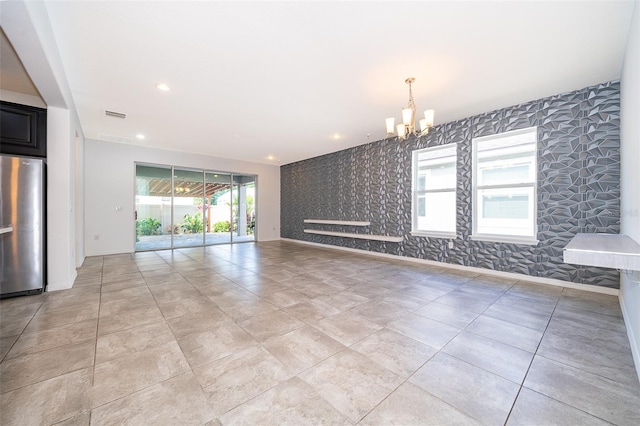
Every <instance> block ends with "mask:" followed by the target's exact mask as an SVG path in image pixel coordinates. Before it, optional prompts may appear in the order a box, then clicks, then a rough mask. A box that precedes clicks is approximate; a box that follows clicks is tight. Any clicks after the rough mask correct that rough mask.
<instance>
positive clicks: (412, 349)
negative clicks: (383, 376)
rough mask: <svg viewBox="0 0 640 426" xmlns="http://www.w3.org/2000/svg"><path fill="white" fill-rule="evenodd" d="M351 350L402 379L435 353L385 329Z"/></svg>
mask: <svg viewBox="0 0 640 426" xmlns="http://www.w3.org/2000/svg"><path fill="white" fill-rule="evenodd" d="M351 348H352V349H353V350H354V351H356V352H360V353H361V354H362V355H365V356H366V357H367V358H369V359H370V360H372V361H373V362H375V363H377V364H378V365H380V366H382V367H384V368H386V369H387V370H389V371H391V372H393V373H395V374H397V375H398V376H400V377H404V378H406V377H409V376H410V375H411V374H413V373H414V372H415V371H416V370H417V369H418V368H420V367H421V366H422V364H424V363H425V362H427V361H428V360H429V359H430V358H431V357H432V356H433V355H435V354H436V352H437V350H436V349H434V348H432V347H431V346H427V345H424V344H422V343H420V342H418V341H417V340H413V339H411V338H409V337H406V336H403V335H402V334H399V333H396V332H395V331H391V330H388V329H386V328H385V329H382V330H380V331H378V332H376V333H374V334H372V335H371V336H369V337H367V338H365V339H363V340H361V341H359V342H358V343H356V344H354V345H353V346H351Z"/></svg>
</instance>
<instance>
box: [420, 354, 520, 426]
mask: <svg viewBox="0 0 640 426" xmlns="http://www.w3.org/2000/svg"><path fill="white" fill-rule="evenodd" d="M409 382H411V383H413V384H415V385H417V386H419V387H420V388H422V389H423V390H425V391H427V392H429V393H430V394H432V395H434V396H436V397H438V398H440V399H442V400H443V401H445V402H447V403H448V404H450V405H452V406H453V407H455V408H457V409H458V410H460V411H462V412H463V413H465V414H466V415H468V416H471V417H473V418H475V419H477V420H479V421H481V422H482V423H485V424H496V425H497V424H504V422H505V420H506V419H507V416H508V415H509V411H510V410H511V406H512V405H513V402H514V401H515V399H516V395H517V394H518V390H519V389H520V386H519V385H516V384H515V383H513V382H511V381H509V380H506V379H503V378H502V377H499V376H497V375H495V374H493V373H489V372H488V371H485V370H483V369H481V368H478V367H474V366H473V365H471V364H468V363H466V362H464V361H460V360H458V359H457V358H454V357H452V356H450V355H447V354H445V353H442V352H441V353H439V354H437V355H436V356H435V357H433V358H431V360H430V361H429V362H427V363H426V364H425V365H424V366H423V367H422V368H420V370H418V371H417V372H416V373H415V374H414V375H413V376H412V377H411V378H410V379H409Z"/></svg>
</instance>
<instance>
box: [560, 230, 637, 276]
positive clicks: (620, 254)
mask: <svg viewBox="0 0 640 426" xmlns="http://www.w3.org/2000/svg"><path fill="white" fill-rule="evenodd" d="M564 261H565V263H573V264H577V265H588V266H600V267H604V268H615V269H625V270H631V271H640V244H638V243H637V242H636V241H634V240H633V239H632V238H631V237H629V236H627V235H619V234H577V235H576V236H575V237H574V238H573V239H572V240H571V241H570V242H569V244H567V246H566V247H565V248H564Z"/></svg>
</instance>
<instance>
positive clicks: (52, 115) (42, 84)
mask: <svg viewBox="0 0 640 426" xmlns="http://www.w3.org/2000/svg"><path fill="white" fill-rule="evenodd" d="M0 24H1V25H2V29H3V30H4V32H5V34H6V35H7V38H8V39H9V41H10V42H11V44H12V45H13V47H14V49H15V51H16V53H17V55H18V57H19V58H20V61H21V62H22V64H23V65H24V68H25V70H26V71H27V74H29V77H30V78H31V80H32V81H33V84H34V85H35V86H36V88H37V89H38V92H39V93H40V95H41V96H42V100H43V101H44V103H45V104H46V105H47V166H48V167H47V180H48V182H47V260H48V268H47V272H48V277H47V281H48V290H49V291H53V290H61V289H65V288H70V287H71V286H72V285H73V281H74V279H75V276H76V271H75V266H76V264H78V263H82V260H83V259H84V253H82V252H81V253H76V247H79V248H80V249H82V247H81V246H79V245H77V244H76V238H81V239H84V237H83V235H82V232H83V226H82V224H81V223H78V222H77V220H76V215H75V206H76V204H77V203H79V204H82V202H83V200H82V193H81V192H79V193H78V195H77V196H76V180H75V179H76V172H75V166H76V165H75V155H76V146H78V147H79V149H81V147H82V144H83V143H84V140H83V134H82V129H81V128H80V124H79V123H80V121H79V119H78V115H77V112H76V109H75V104H74V102H73V97H72V96H71V89H70V88H69V84H68V83H67V79H66V75H65V72H64V66H63V64H62V61H61V59H60V54H59V52H58V47H57V45H56V41H55V37H54V35H53V31H52V29H51V24H50V22H49V17H48V14H47V9H46V5H45V4H44V2H17V1H12V2H0ZM3 96H5V95H3ZM7 96H8V95H7ZM11 96H13V95H11ZM12 99H13V100H14V101H16V100H17V101H19V102H24V103H27V104H31V103H33V102H35V100H33V99H28V98H25V97H24V96H23V97H14V98H12ZM7 100H8V99H7ZM76 135H78V139H77V140H76ZM80 178H81V177H80Z"/></svg>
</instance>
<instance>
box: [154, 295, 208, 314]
mask: <svg viewBox="0 0 640 426" xmlns="http://www.w3.org/2000/svg"><path fill="white" fill-rule="evenodd" d="M158 307H159V308H160V310H161V311H162V315H163V316H164V317H165V318H166V319H171V318H176V317H181V316H183V315H191V316H197V315H199V314H206V313H207V312H209V311H212V310H218V307H217V306H216V304H215V303H213V302H212V301H211V300H209V299H207V298H206V297H202V294H200V293H199V294H198V296H196V297H194V298H189V299H181V300H174V301H170V302H168V303H160V302H159V303H158Z"/></svg>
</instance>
